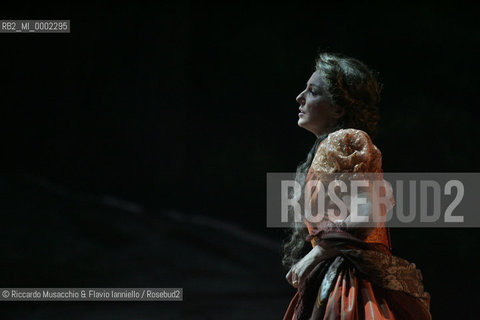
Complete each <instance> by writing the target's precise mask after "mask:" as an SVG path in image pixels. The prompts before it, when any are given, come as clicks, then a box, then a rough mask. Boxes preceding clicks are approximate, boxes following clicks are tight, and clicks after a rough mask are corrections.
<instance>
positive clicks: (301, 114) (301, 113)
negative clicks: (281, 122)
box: [298, 109, 305, 117]
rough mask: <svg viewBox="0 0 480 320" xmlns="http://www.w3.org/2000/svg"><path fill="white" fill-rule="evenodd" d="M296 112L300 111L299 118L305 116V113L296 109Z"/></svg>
mask: <svg viewBox="0 0 480 320" xmlns="http://www.w3.org/2000/svg"><path fill="white" fill-rule="evenodd" d="M298 111H300V113H299V114H298V116H299V117H301V116H303V115H304V114H305V112H303V111H302V110H300V109H298Z"/></svg>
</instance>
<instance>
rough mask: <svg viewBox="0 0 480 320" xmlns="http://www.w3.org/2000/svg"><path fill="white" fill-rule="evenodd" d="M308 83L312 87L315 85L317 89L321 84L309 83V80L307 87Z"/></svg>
mask: <svg viewBox="0 0 480 320" xmlns="http://www.w3.org/2000/svg"><path fill="white" fill-rule="evenodd" d="M308 85H310V86H311V87H315V88H317V89H320V86H319V85H318V84H314V83H308V82H307V87H308Z"/></svg>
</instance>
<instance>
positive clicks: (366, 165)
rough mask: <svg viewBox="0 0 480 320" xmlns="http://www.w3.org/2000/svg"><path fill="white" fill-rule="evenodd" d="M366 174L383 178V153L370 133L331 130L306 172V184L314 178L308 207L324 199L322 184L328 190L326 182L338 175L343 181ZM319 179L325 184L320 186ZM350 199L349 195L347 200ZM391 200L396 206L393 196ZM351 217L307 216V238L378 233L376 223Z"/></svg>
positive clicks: (362, 236)
mask: <svg viewBox="0 0 480 320" xmlns="http://www.w3.org/2000/svg"><path fill="white" fill-rule="evenodd" d="M366 174H368V176H370V177H371V174H374V175H375V174H376V176H377V177H381V178H382V179H383V175H382V154H381V152H380V150H378V148H377V147H376V146H375V145H374V144H373V142H372V140H371V139H370V137H369V136H368V134H367V133H365V132H364V131H362V130H356V129H342V130H338V131H335V132H332V133H331V134H329V135H328V137H327V138H325V140H323V141H322V142H321V143H320V145H319V147H318V149H317V152H316V154H315V157H314V159H313V161H312V165H311V167H310V170H309V172H308V174H307V178H306V182H307V184H306V185H308V183H309V182H310V183H312V182H313V186H314V187H313V191H310V190H308V191H307V189H306V192H311V193H310V197H309V199H311V200H310V206H308V208H315V206H317V205H318V202H319V201H320V200H321V199H319V198H318V197H319V196H321V194H322V193H320V192H319V190H320V187H323V188H324V190H325V191H324V192H326V183H325V182H330V181H331V180H336V179H339V180H343V181H345V180H349V179H357V178H361V177H363V176H367V175H366ZM316 181H318V182H316ZM320 183H322V184H323V185H322V186H319V184H320ZM315 184H316V186H315ZM310 186H312V184H310V185H309V188H310ZM370 192H371V191H370ZM349 199H350V198H349V197H348V201H349ZM342 200H345V199H342ZM348 201H344V202H348ZM391 201H392V206H393V198H392V200H391ZM327 202H328V201H327ZM325 205H326V208H328V203H325ZM320 207H321V206H320ZM362 210H363V212H364V213H365V212H367V214H368V212H369V211H371V206H370V207H369V206H368V205H363V209H362ZM348 220H349V218H347V219H342V220H332V219H329V218H327V217H326V216H324V217H323V219H322V220H321V221H315V222H312V221H308V219H307V220H306V221H305V224H306V225H307V228H308V231H309V236H308V237H307V239H306V240H312V239H314V240H317V241H318V240H321V239H326V238H348V239H351V240H357V241H365V240H366V239H367V238H368V236H369V235H370V234H372V232H373V233H375V234H376V235H375V236H376V237H378V231H379V230H375V229H376V228H375V227H370V228H366V227H362V228H358V227H352V225H353V224H349V222H348ZM374 231H376V232H374ZM380 231H381V230H380ZM385 241H386V239H381V241H380V242H385Z"/></svg>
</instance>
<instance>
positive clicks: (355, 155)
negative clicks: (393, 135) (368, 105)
mask: <svg viewBox="0 0 480 320" xmlns="http://www.w3.org/2000/svg"><path fill="white" fill-rule="evenodd" d="M381 163H382V159H381V153H380V151H379V150H378V148H377V147H376V146H375V145H374V144H373V143H372V141H371V139H370V137H369V136H368V135H367V134H366V133H365V132H363V131H361V130H356V129H341V130H338V131H335V132H332V133H330V134H329V135H328V137H327V138H325V139H324V140H323V141H322V142H321V143H320V145H319V147H318V149H317V152H316V154H315V157H314V159H313V161H312V165H311V167H310V169H309V171H308V174H307V177H306V183H307V182H308V181H312V180H318V181H322V179H323V180H324V181H325V179H326V178H325V177H326V176H330V174H336V175H337V177H338V175H342V174H344V175H345V176H349V177H352V176H355V175H361V174H363V173H375V174H377V175H381V174H382V168H381ZM330 179H331V178H330ZM317 192H318V189H317V188H316V189H315V191H313V192H312V194H311V202H312V204H313V205H312V207H315V205H316V204H317V201H318V198H317V196H318V193H317ZM392 199H393V197H392ZM392 202H393V201H392ZM305 224H306V226H307V229H308V232H309V236H308V237H307V239H306V240H307V241H308V240H310V241H311V244H312V246H315V245H318V244H319V242H320V241H323V243H329V245H330V246H331V247H332V248H335V250H336V254H335V256H334V257H333V258H328V259H325V260H323V261H321V262H319V263H318V264H317V265H316V266H315V267H314V268H313V270H311V271H310V272H309V274H308V275H307V276H306V279H305V281H303V283H301V284H300V287H298V290H297V292H296V294H295V296H294V297H293V299H292V300H291V302H290V304H289V306H288V308H287V311H286V313H285V316H284V320H293V319H294V320H300V319H312V320H313V319H342V320H356V319H367V320H369V319H377V320H381V319H402V320H408V319H431V315H430V313H429V303H430V295H429V294H428V293H427V292H424V291H423V285H422V276H421V272H420V270H417V269H416V268H415V265H414V264H411V263H409V262H408V261H406V260H403V259H401V258H398V257H395V256H393V255H392V254H391V252H390V250H391V243H390V236H389V232H388V228H386V227H385V224H384V223H383V224H382V223H379V224H378V225H375V226H374V227H370V228H369V229H360V228H348V227H345V225H338V224H335V223H332V221H330V220H328V219H323V220H322V221H320V222H316V223H312V222H309V221H307V220H305Z"/></svg>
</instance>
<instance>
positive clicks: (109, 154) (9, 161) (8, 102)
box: [0, 1, 480, 319]
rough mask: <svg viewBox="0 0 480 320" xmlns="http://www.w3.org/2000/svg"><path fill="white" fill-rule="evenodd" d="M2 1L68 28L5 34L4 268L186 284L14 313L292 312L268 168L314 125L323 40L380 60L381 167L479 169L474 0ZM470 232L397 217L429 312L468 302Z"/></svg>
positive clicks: (76, 282) (289, 160)
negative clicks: (313, 93) (307, 104)
mask: <svg viewBox="0 0 480 320" xmlns="http://www.w3.org/2000/svg"><path fill="white" fill-rule="evenodd" d="M2 19H70V20H71V33H70V34H0V41H1V44H2V45H1V50H0V68H1V69H0V71H1V75H2V79H3V81H2V82H3V84H2V85H1V86H0V88H1V89H0V90H1V91H0V105H1V109H0V110H1V114H0V123H1V125H0V128H1V135H0V137H1V145H2V150H3V152H2V160H1V161H2V162H1V164H2V167H1V171H2V172H1V177H0V191H1V192H2V200H1V201H2V203H1V204H0V207H1V208H2V209H1V210H2V212H1V215H2V220H3V221H4V222H3V225H2V228H1V230H2V234H1V236H2V238H3V241H2V247H1V248H2V252H3V253H2V256H3V257H4V264H3V266H2V269H3V270H0V271H1V272H2V273H1V274H2V276H1V279H2V286H3V287H9V286H10V287H22V286H23V287H35V286H39V287H40V286H43V287H55V286H57V287H87V286H91V287H102V286H109V287H126V286H131V287H139V286H144V287H184V289H185V292H184V295H185V298H184V301H183V302H178V303H160V304H158V303H157V304H155V303H148V304H146V303H143V304H142V303H129V304H127V303H123V304H122V303H117V304H114V303H108V304H102V303H90V304H88V303H60V302H59V303H57V304H51V303H50V304H48V303H45V304H28V303H3V304H2V305H1V306H0V310H3V311H0V312H4V313H5V316H7V315H8V316H9V317H11V318H12V319H16V318H22V319H23V318H26V319H27V318H28V319H29V318H32V319H40V318H42V317H46V318H49V319H51V317H52V314H59V315H62V316H59V317H60V318H62V317H65V316H68V317H72V316H78V317H79V318H83V317H85V318H89V319H93V318H95V317H98V318H99V319H110V318H112V319H115V318H117V319H118V318H121V316H124V317H125V318H132V319H151V318H152V319H153V318H166V317H167V316H175V317H177V318H185V319H187V318H188V319H190V318H192V319H193V318H202V319H218V318H231V319H242V318H247V317H251V318H261V319H270V318H271V319H278V318H281V316H282V315H283V312H284V310H285V309H286V307H287V304H288V301H289V299H290V298H291V297H292V296H293V294H294V290H293V289H291V288H289V287H288V285H287V284H286V282H285V280H284V278H283V277H284V273H285V272H286V270H283V269H282V266H281V263H280V260H281V254H280V252H281V241H282V239H284V238H285V235H286V232H285V231H284V230H274V229H267V228H266V223H265V220H266V217H265V212H266V202H265V197H266V192H265V187H266V183H265V181H266V173H267V172H288V171H293V170H294V169H295V167H296V165H297V164H298V163H299V162H300V161H301V160H303V158H304V157H305V155H306V152H307V151H308V150H309V148H310V146H311V144H312V143H313V142H314V136H313V135H311V134H310V133H308V132H306V131H304V130H302V129H300V128H298V127H297V124H296V123H297V113H298V104H297V103H296V101H295V97H296V95H297V94H298V93H299V92H300V91H301V90H303V87H304V85H305V82H306V81H307V79H308V77H309V76H310V74H311V72H312V70H313V69H312V68H313V61H314V59H315V57H316V55H317V53H318V52H319V51H333V52H341V53H344V54H347V55H350V56H353V57H356V58H358V59H360V60H361V61H363V62H365V63H366V64H367V65H369V66H370V67H372V68H373V69H374V70H376V71H378V72H379V73H380V80H381V81H382V83H383V85H384V90H383V94H382V103H381V105H380V107H381V116H382V121H381V125H380V130H379V135H378V136H377V137H376V138H375V139H374V142H375V144H376V145H377V146H378V147H379V148H380V149H381V151H382V153H383V161H384V162H383V166H384V170H385V171H390V172H417V171H418V172H421V171H422V172H477V171H478V156H479V149H478V138H479V130H478V119H477V114H478V112H477V108H478V105H479V104H478V96H477V84H478V81H477V79H478V71H479V70H478V62H477V59H476V58H477V57H478V40H479V36H478V35H479V32H478V28H476V22H477V21H476V14H475V10H473V8H472V7H468V6H464V5H460V4H455V3H453V4H442V3H439V2H435V3H431V4H427V3H424V4H422V3H417V4H415V5H408V4H402V6H395V5H393V4H383V5H375V6H373V5H370V6H367V5H364V4H361V3H358V2H352V3H349V2H340V3H339V2H335V3H333V2H332V3H323V2H316V3H315V4H311V3H298V4H296V3H293V2H291V3H289V4H288V3H287V4H282V3H278V2H277V3H253V2H252V3H242V4H232V3H228V4H227V3H217V4H208V5H207V4H199V3H196V2H193V1H192V2H180V1H176V2H173V1H171V2H164V3H153V2H149V3H136V4H134V3H131V4H120V3H117V4H115V5H110V4H107V3H100V2H99V3H97V4H82V5H73V4H63V6H62V5H60V6H58V5H55V6H54V5H48V4H44V5H43V6H42V8H41V9H39V8H36V7H34V6H31V5H28V4H26V3H25V4H24V5H23V7H22V8H21V9H19V8H17V9H15V10H13V9H12V10H11V11H9V10H5V11H4V12H3V13H2ZM479 236H480V233H479V232H478V231H477V230H475V229H457V230H453V229H429V230H410V229H402V230H398V229H396V230H393V231H392V241H393V248H394V254H396V255H399V256H402V257H404V258H406V259H408V260H411V261H412V262H415V263H416V264H417V266H418V267H419V268H420V269H421V270H422V272H423V275H424V280H425V281H424V283H425V287H426V290H427V291H429V292H430V293H431V295H432V303H431V309H432V315H433V317H434V318H435V319H448V318H451V317H454V316H456V317H459V316H462V315H463V316H464V317H466V318H472V317H469V315H471V314H472V313H473V310H474V306H475V301H476V300H475V298H476V297H477V296H478V294H476V292H475V291H474V289H475V287H476V286H477V285H478V284H479V283H480V282H479V276H478V275H477V270H476V269H477V268H476V266H477V262H476V261H478V259H477V257H476V256H475V252H476V251H478V249H479V240H480V237H479ZM474 261H475V263H474ZM460 306H462V307H461V308H460ZM122 319H123V318H122Z"/></svg>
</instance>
